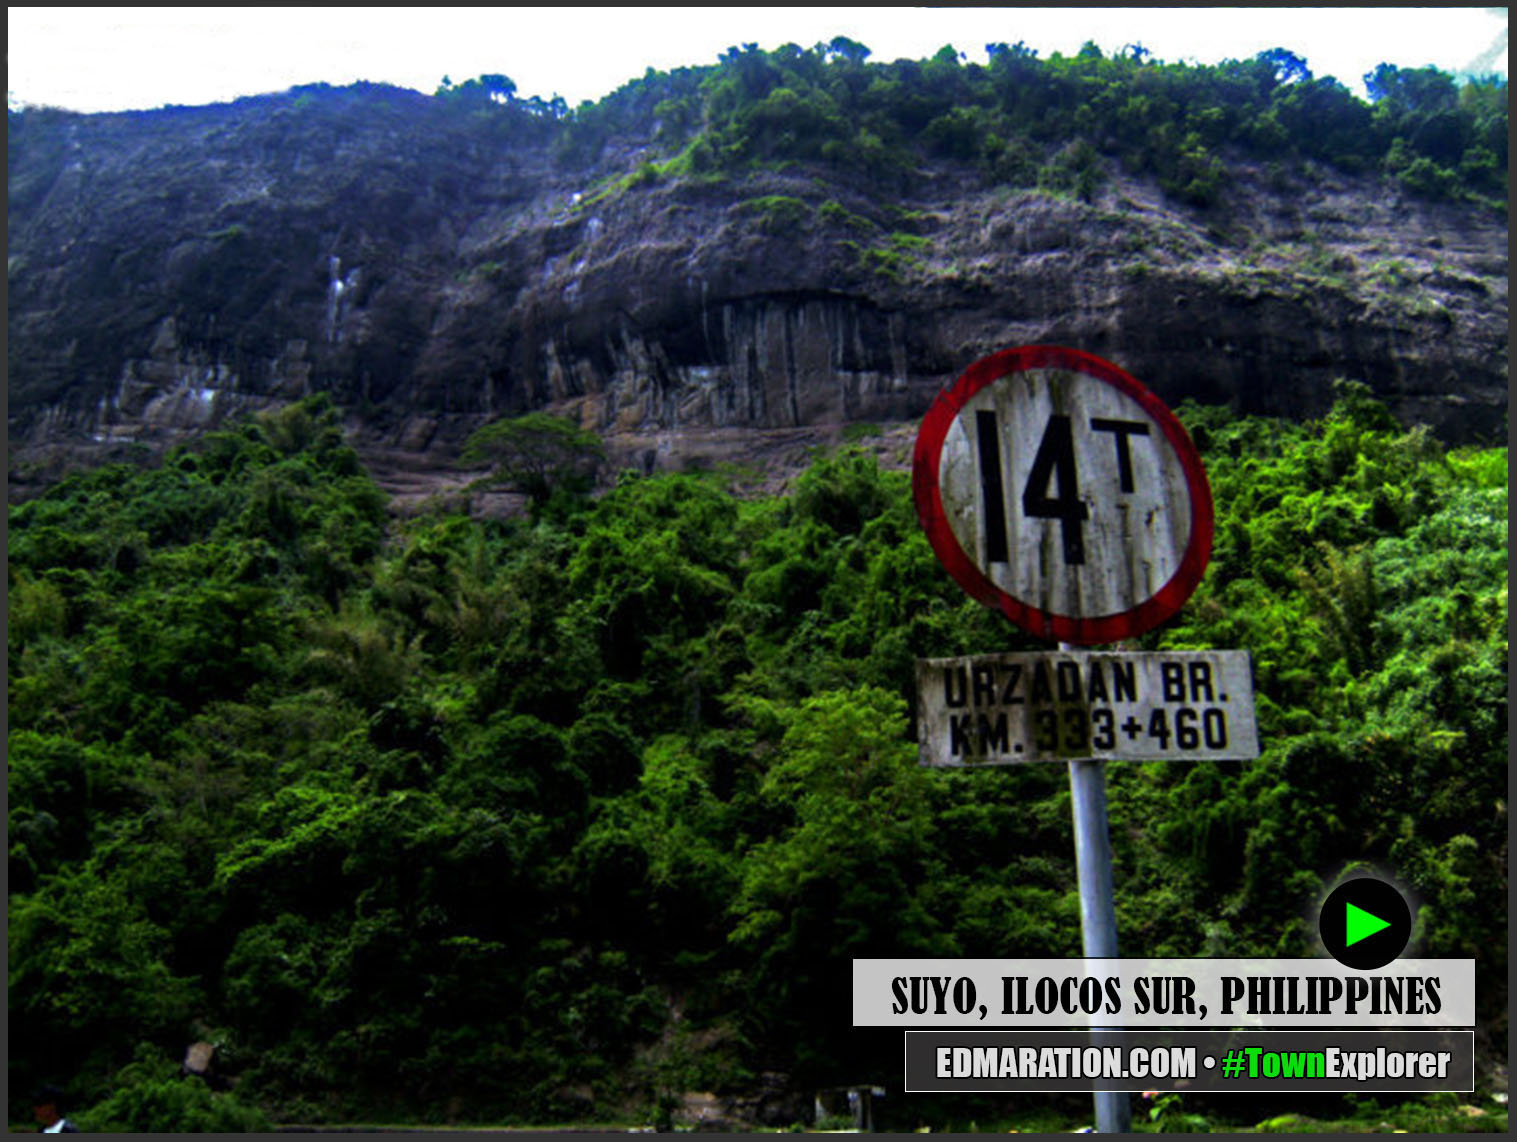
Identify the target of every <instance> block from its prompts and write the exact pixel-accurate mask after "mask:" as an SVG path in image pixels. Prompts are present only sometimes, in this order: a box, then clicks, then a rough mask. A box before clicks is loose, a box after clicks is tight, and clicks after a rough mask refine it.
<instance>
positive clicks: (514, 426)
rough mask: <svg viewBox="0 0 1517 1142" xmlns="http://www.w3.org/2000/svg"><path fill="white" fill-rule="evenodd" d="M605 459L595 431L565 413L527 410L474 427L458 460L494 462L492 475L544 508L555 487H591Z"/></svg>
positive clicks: (575, 489) (572, 491)
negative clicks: (553, 413) (584, 426)
mask: <svg viewBox="0 0 1517 1142" xmlns="http://www.w3.org/2000/svg"><path fill="white" fill-rule="evenodd" d="M604 458H605V448H604V446H603V445H602V444H601V441H600V437H598V436H596V435H595V433H593V432H590V431H588V430H587V429H583V428H581V427H579V426H578V425H577V424H575V423H574V422H573V421H571V420H567V419H565V418H563V417H558V416H550V415H549V414H547V413H544V412H529V413H527V414H526V415H524V416H518V417H513V418H511V419H508V420H497V421H493V422H492V423H490V424H487V425H485V426H484V427H483V428H477V429H475V430H474V431H473V432H472V433H470V434H469V438H468V440H466V441H465V442H464V448H463V453H462V455H461V456H460V457H459V462H460V463H462V464H468V465H475V464H490V465H491V467H492V469H493V471H492V475H491V478H492V479H494V480H496V481H499V482H501V483H506V484H510V485H511V486H513V487H515V488H516V489H517V490H518V491H521V492H524V493H526V495H527V497H528V498H529V499H530V500H531V501H532V507H533V511H534V512H540V511H541V510H542V509H543V507H544V505H545V504H546V503H547V502H548V500H549V497H551V496H552V495H553V494H554V492H556V491H563V492H567V493H569V494H576V493H582V492H584V491H585V490H587V489H588V488H589V486H590V483H591V481H593V479H594V477H595V472H596V469H597V468H599V466H600V463H601V461H602V460H603V459H604Z"/></svg>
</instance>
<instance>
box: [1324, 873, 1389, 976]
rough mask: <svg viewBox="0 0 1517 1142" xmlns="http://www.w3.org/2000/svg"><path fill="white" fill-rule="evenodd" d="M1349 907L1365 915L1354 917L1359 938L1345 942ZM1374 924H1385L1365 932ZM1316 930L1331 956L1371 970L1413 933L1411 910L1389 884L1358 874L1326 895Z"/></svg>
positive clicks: (1386, 961) (1347, 934) (1346, 963)
mask: <svg viewBox="0 0 1517 1142" xmlns="http://www.w3.org/2000/svg"><path fill="white" fill-rule="evenodd" d="M1351 908H1352V909H1355V910H1357V912H1358V913H1367V914H1368V916H1367V917H1366V916H1364V915H1358V916H1356V918H1355V934H1356V936H1357V937H1358V938H1357V939H1356V940H1355V941H1354V942H1353V943H1352V944H1350V943H1349V942H1348V941H1349V917H1350V915H1351V914H1352V913H1351V912H1350V909H1351ZM1377 923H1383V924H1385V925H1386V926H1385V927H1383V928H1380V929H1379V930H1378V931H1370V933H1369V934H1367V935H1366V934H1365V932H1366V931H1367V930H1369V929H1373V928H1375V926H1376V924H1377ZM1317 930H1318V931H1319V932H1321V933H1322V942H1323V943H1324V944H1325V945H1326V946H1327V950H1328V954H1329V955H1331V956H1332V957H1333V959H1335V960H1337V961H1338V962H1339V963H1340V964H1344V965H1345V966H1347V967H1351V968H1356V969H1357V970H1359V971H1372V970H1373V969H1375V968H1383V967H1384V966H1385V965H1386V964H1388V963H1390V962H1391V961H1392V960H1393V959H1395V958H1396V957H1397V956H1399V955H1400V954H1401V953H1402V951H1403V950H1404V949H1405V948H1406V942H1407V940H1409V939H1411V935H1412V913H1411V910H1410V909H1409V908H1408V907H1407V906H1406V901H1405V899H1403V898H1402V896H1401V893H1399V892H1397V891H1396V889H1395V888H1393V887H1391V885H1389V884H1387V883H1386V882H1385V881H1383V880H1375V879H1374V878H1372V877H1361V878H1359V879H1358V880H1349V881H1345V882H1344V883H1342V884H1340V885H1339V886H1338V887H1337V888H1335V889H1333V891H1332V892H1331V893H1329V894H1328V898H1327V900H1326V901H1324V902H1323V904H1322V913H1321V915H1320V916H1319V917H1318V919H1317Z"/></svg>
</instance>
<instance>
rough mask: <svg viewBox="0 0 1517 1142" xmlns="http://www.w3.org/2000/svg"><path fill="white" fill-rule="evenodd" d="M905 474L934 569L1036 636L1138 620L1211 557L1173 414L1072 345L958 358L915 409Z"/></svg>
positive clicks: (1179, 595) (1157, 609) (1187, 584)
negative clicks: (926, 402) (948, 378)
mask: <svg viewBox="0 0 1517 1142" xmlns="http://www.w3.org/2000/svg"><path fill="white" fill-rule="evenodd" d="M912 482H913V489H914V495H915V498H916V505H917V513H918V515H919V516H920V517H921V520H922V526H923V527H924V528H925V529H926V531H927V536H928V539H929V541H930V542H931V543H932V546H933V549H934V550H935V551H936V552H937V555H938V558H939V559H940V560H942V562H943V565H944V566H945V567H946V568H947V569H948V572H949V574H951V575H952V576H953V578H954V579H955V581H957V582H958V583H959V585H960V586H962V587H963V588H964V589H965V590H966V591H968V592H969V594H970V595H972V596H973V597H974V598H976V599H978V600H979V601H980V602H982V603H985V604H986V605H987V606H990V607H994V608H996V609H997V610H1000V611H1001V612H1002V613H1003V614H1005V615H1006V617H1007V618H1009V619H1010V620H1011V621H1012V622H1014V623H1016V624H1017V625H1018V626H1020V627H1022V628H1024V629H1025V630H1028V631H1031V632H1032V633H1033V634H1036V635H1039V636H1041V637H1043V638H1049V639H1058V640H1061V641H1064V642H1071V643H1077V644H1079V645H1082V646H1089V645H1093V644H1096V643H1107V642H1116V641H1118V640H1120V639H1124V638H1131V637H1133V636H1135V635H1138V634H1141V633H1142V632H1143V631H1145V630H1149V629H1151V628H1152V627H1154V626H1157V625H1158V624H1159V623H1161V622H1163V621H1164V620H1165V619H1167V618H1169V617H1170V616H1171V615H1173V614H1174V613H1175V612H1176V611H1177V610H1179V608H1180V606H1181V605H1182V604H1183V603H1184V602H1185V600H1186V599H1187V598H1188V597H1189V596H1190V593H1191V592H1192V591H1193V590H1194V589H1195V587H1196V584H1197V583H1199V582H1200V581H1201V576H1202V573H1203V572H1204V571H1205V570H1206V562H1207V560H1208V559H1209V558H1210V555H1211V540H1212V502H1211V489H1210V487H1209V485H1208V484H1207V481H1206V473H1205V471H1204V469H1203V468H1202V466H1201V459H1200V457H1199V455H1198V454H1197V453H1196V449H1195V445H1194V444H1192V443H1191V440H1190V437H1189V435H1187V434H1186V432H1185V429H1184V427H1183V426H1182V425H1181V424H1180V422H1179V421H1178V420H1176V419H1175V417H1174V414H1173V413H1171V412H1170V411H1169V409H1168V408H1166V407H1165V406H1164V404H1163V402H1161V401H1160V400H1159V399H1158V398H1157V397H1155V396H1154V395H1153V394H1152V393H1151V392H1149V391H1148V390H1147V389H1146V388H1144V387H1143V386H1142V385H1141V384H1139V383H1138V381H1136V380H1135V379H1133V378H1132V377H1131V376H1129V375H1128V374H1127V373H1125V372H1123V371H1122V370H1121V369H1119V368H1118V367H1117V366H1116V365H1113V364H1112V363H1111V362H1109V361H1105V360H1102V359H1101V358H1100V357H1095V356H1092V355H1091V354H1089V353H1082V352H1080V351H1079V350H1076V349H1064V348H1059V347H1055V346H1030V347H1025V348H1020V349H1008V350H1005V351H1003V352H1000V353H996V354H994V355H993V356H990V357H986V358H984V359H983V360H980V361H977V362H976V363H975V364H973V365H971V366H970V367H969V368H968V369H967V370H966V371H965V372H964V375H963V376H961V377H960V378H959V379H958V381H957V382H955V383H954V384H953V385H952V386H951V387H950V388H948V389H946V390H944V391H943V392H942V393H941V394H940V395H939V396H938V399H937V401H936V402H935V403H934V404H933V406H932V408H931V409H930V410H929V411H928V414H927V417H926V418H925V419H924V420H923V422H922V427H921V430H920V432H919V433H918V435H917V442H916V451H915V456H914V459H913V469H912Z"/></svg>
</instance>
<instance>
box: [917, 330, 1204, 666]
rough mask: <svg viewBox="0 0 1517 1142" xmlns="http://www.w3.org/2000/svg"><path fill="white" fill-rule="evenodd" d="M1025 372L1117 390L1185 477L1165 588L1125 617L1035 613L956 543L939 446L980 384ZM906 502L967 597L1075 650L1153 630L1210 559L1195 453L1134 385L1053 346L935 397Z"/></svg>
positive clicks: (986, 364)
mask: <svg viewBox="0 0 1517 1142" xmlns="http://www.w3.org/2000/svg"><path fill="white" fill-rule="evenodd" d="M1028 369H1067V370H1070V371H1072V372H1077V373H1082V374H1084V375H1085V376H1088V377H1094V378H1096V379H1097V380H1100V381H1105V382H1106V383H1107V384H1109V385H1111V386H1112V387H1113V388H1116V389H1119V390H1121V391H1122V392H1123V393H1125V394H1127V395H1128V396H1129V397H1131V398H1132V399H1133V400H1135V401H1137V402H1138V404H1140V405H1142V406H1143V410H1144V411H1145V412H1147V413H1148V415H1149V416H1151V417H1153V419H1154V422H1155V423H1156V424H1158V425H1159V427H1160V428H1161V429H1162V430H1163V432H1164V436H1165V438H1166V439H1167V440H1168V441H1169V443H1170V446H1171V447H1173V448H1174V450H1175V453H1176V454H1177V455H1178V456H1179V457H1180V464H1181V466H1182V467H1183V468H1184V470H1185V483H1186V487H1187V488H1188V490H1189V494H1190V519H1191V528H1190V543H1189V544H1187V546H1186V548H1185V554H1184V556H1183V557H1182V558H1181V560H1180V566H1179V567H1178V568H1177V569H1176V571H1175V573H1174V575H1172V576H1171V577H1170V579H1169V582H1167V583H1165V584H1164V586H1162V587H1160V588H1159V590H1158V591H1157V592H1156V593H1155V594H1154V595H1153V596H1152V597H1151V598H1149V599H1147V600H1145V601H1144V602H1142V603H1140V604H1138V606H1136V607H1134V608H1132V609H1131V610H1127V611H1121V612H1118V613H1116V614H1110V615H1097V616H1095V617H1093V618H1081V617H1077V616H1074V615H1060V614H1052V613H1048V612H1044V611H1041V610H1039V609H1038V608H1036V607H1033V606H1031V605H1029V604H1027V603H1024V602H1022V601H1021V600H1020V599H1017V598H1015V597H1014V596H1012V595H1010V594H1008V593H1007V592H1006V591H1005V590H1003V589H1002V588H1001V587H998V586H997V585H996V584H995V583H993V582H991V580H990V578H989V577H988V576H987V575H986V574H985V573H984V572H983V571H981V570H980V568H979V567H978V566H976V565H975V563H974V561H973V559H971V558H970V556H969V553H968V552H966V551H965V550H964V549H963V547H961V546H960V544H959V541H958V537H957V536H955V535H954V533H953V528H952V527H950V526H949V523H948V517H947V515H946V513H945V512H944V510H943V494H942V490H941V489H940V488H939V487H938V465H939V463H940V461H941V459H942V455H943V441H944V440H945V439H946V438H947V436H948V429H949V427H950V426H951V425H952V424H953V422H954V419H955V418H956V417H957V416H958V414H959V412H960V410H961V409H963V407H964V406H965V405H966V404H967V403H969V401H970V399H971V398H973V397H974V395H975V394H976V393H978V392H979V391H980V390H981V389H983V388H984V387H985V386H986V385H988V384H991V383H993V382H995V381H998V380H1000V379H1001V378H1002V377H1005V376H1010V375H1011V374H1013V373H1020V372H1024V371H1026V370H1028ZM911 485H912V495H913V498H914V499H915V501H916V509H917V517H918V518H919V519H920V520H921V521H922V527H923V528H924V529H926V531H927V539H928V542H930V543H931V544H932V549H933V551H935V552H937V556H938V559H940V560H941V561H942V563H943V566H944V567H946V568H947V569H948V573H949V574H950V575H951V576H953V579H954V581H955V582H956V583H958V585H959V586H961V587H963V588H964V590H966V591H968V592H969V594H970V596H971V597H972V598H974V599H976V600H978V601H979V602H981V603H984V604H985V605H986V606H987V607H990V608H992V609H993V610H997V611H1000V612H1001V613H1002V614H1004V615H1005V616H1006V617H1007V618H1008V619H1010V620H1011V621H1012V622H1014V623H1016V624H1017V626H1019V627H1021V628H1022V629H1024V630H1027V631H1030V632H1031V633H1033V634H1035V635H1038V636H1040V637H1042V638H1048V639H1058V640H1060V641H1062V642H1069V643H1075V644H1076V645H1079V646H1094V645H1097V644H1099V643H1106V642H1118V641H1120V640H1122V639H1125V638H1134V637H1136V636H1137V635H1140V634H1142V633H1143V632H1144V631H1148V630H1152V629H1153V628H1154V627H1156V626H1158V625H1159V624H1160V623H1162V622H1163V621H1164V620H1165V619H1167V618H1169V617H1170V616H1171V615H1173V614H1174V613H1175V612H1176V611H1178V610H1179V609H1180V607H1181V606H1183V605H1184V603H1185V600H1186V599H1188V598H1190V595H1191V592H1192V591H1194V590H1195V589H1196V586H1197V584H1199V583H1200V582H1201V576H1202V575H1203V574H1205V572H1206V564H1207V561H1208V560H1209V559H1210V558H1211V545H1212V528H1213V523H1214V520H1213V514H1212V499H1211V485H1210V484H1209V483H1208V482H1207V479H1206V469H1205V468H1203V467H1202V465H1201V456H1200V453H1198V452H1197V451H1196V446H1195V444H1194V443H1192V442H1191V439H1190V434H1189V433H1187V432H1186V431H1185V426H1184V425H1182V424H1181V423H1180V422H1179V421H1178V420H1177V419H1176V418H1175V414H1174V413H1172V412H1170V411H1169V409H1168V408H1167V407H1166V406H1165V404H1164V402H1163V401H1161V400H1160V399H1159V398H1158V397H1156V396H1154V394H1153V393H1151V392H1149V391H1148V389H1146V388H1144V387H1143V385H1142V384H1141V383H1139V382H1138V381H1137V380H1136V379H1135V378H1133V377H1132V376H1130V375H1129V374H1127V373H1126V372H1124V371H1123V370H1122V369H1120V368H1118V367H1117V366H1116V365H1113V364H1112V363H1111V362H1110V361H1107V360H1103V359H1102V358H1100V357H1096V356H1094V355H1092V354H1090V353H1085V352H1082V351H1081V350H1079V349H1066V348H1063V347H1061V346H1057V345H1028V346H1024V347H1022V348H1019V349H1003V350H1001V352H999V353H993V354H991V355H990V356H989V357H985V358H982V359H981V360H979V361H976V362H975V363H974V364H973V365H970V366H969V368H967V369H965V370H964V373H963V375H962V376H961V377H959V379H958V380H957V381H955V382H954V383H953V385H952V386H950V387H949V388H946V389H944V390H943V391H942V392H940V393H938V396H937V399H936V400H935V401H933V403H932V407H931V408H930V409H928V410H927V415H926V417H924V418H923V420H922V427H921V428H920V429H919V430H918V431H917V440H916V448H915V450H914V452H913V455H912V464H911Z"/></svg>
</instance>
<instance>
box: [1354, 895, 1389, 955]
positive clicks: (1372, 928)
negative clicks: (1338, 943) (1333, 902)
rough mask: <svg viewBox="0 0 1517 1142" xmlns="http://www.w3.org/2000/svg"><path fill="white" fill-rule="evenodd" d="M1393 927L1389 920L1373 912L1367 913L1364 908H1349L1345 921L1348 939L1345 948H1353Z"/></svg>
mask: <svg viewBox="0 0 1517 1142" xmlns="http://www.w3.org/2000/svg"><path fill="white" fill-rule="evenodd" d="M1390 926H1391V922H1390V921H1389V920H1382V919H1380V917H1379V916H1376V915H1375V914H1374V913H1372V912H1366V911H1365V910H1364V909H1363V908H1355V907H1354V906H1353V905H1352V904H1350V905H1349V906H1348V915H1347V917H1346V919H1345V921H1344V927H1345V930H1346V932H1347V935H1348V939H1347V940H1345V941H1344V944H1343V946H1344V947H1345V948H1351V947H1353V946H1354V945H1355V944H1357V943H1358V942H1359V941H1360V940H1363V939H1365V938H1366V937H1369V936H1373V935H1374V934H1375V933H1376V932H1383V931H1385V929H1387V928H1389V927H1390Z"/></svg>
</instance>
